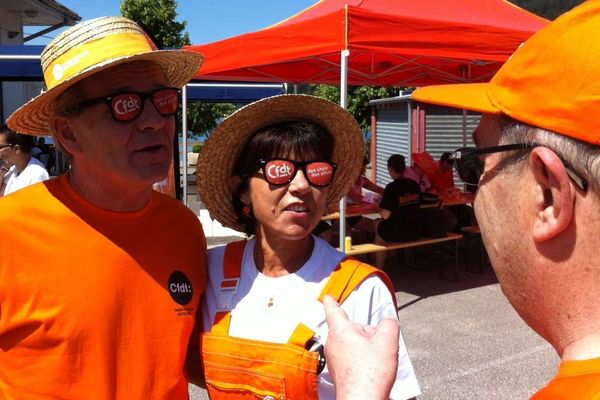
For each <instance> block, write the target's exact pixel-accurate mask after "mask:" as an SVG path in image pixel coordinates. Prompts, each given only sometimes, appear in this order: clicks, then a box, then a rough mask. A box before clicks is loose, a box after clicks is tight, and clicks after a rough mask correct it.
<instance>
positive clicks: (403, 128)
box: [371, 103, 411, 186]
mask: <svg viewBox="0 0 600 400" xmlns="http://www.w3.org/2000/svg"><path fill="white" fill-rule="evenodd" d="M376 129H377V131H376V132H377V144H376V152H377V161H376V163H373V160H371V163H372V164H376V165H377V171H376V173H377V183H378V184H379V185H380V186H385V185H387V184H388V183H389V182H391V178H390V175H389V174H388V170H387V159H388V158H389V157H390V156H391V155H392V154H402V155H403V156H405V157H406V158H407V160H408V159H409V156H410V151H411V149H410V147H411V140H410V131H411V129H410V118H409V107H408V105H407V103H401V104H395V105H394V108H393V109H381V110H378V111H377V128H376Z"/></svg>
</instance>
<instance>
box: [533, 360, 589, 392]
mask: <svg viewBox="0 0 600 400" xmlns="http://www.w3.org/2000/svg"><path fill="white" fill-rule="evenodd" d="M531 399H532V400H560V399H564V400H567V399H568V400H599V399H600V358H594V359H591V360H581V361H563V362H562V363H561V364H560V368H559V369H558V374H556V376H555V377H554V379H552V380H551V381H550V382H549V383H548V385H547V386H546V387H545V388H543V389H542V390H540V391H539V392H537V393H536V394H534V395H533V397H532V398H531Z"/></svg>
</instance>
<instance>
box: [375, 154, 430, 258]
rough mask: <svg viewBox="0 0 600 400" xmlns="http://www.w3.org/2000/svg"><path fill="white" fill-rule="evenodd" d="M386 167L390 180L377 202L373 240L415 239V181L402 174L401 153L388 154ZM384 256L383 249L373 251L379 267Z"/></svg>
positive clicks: (418, 231) (418, 225)
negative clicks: (376, 218) (379, 200)
mask: <svg viewBox="0 0 600 400" xmlns="http://www.w3.org/2000/svg"><path fill="white" fill-rule="evenodd" d="M387 167H388V172H389V174H390V176H391V177H392V179H393V181H392V182H390V183H388V184H387V186H386V187H385V189H384V191H383V196H382V197H381V203H380V204H379V214H380V215H381V219H379V220H376V221H375V231H376V235H375V242H376V243H377V242H381V241H387V242H403V241H407V240H416V239H418V238H419V236H421V233H422V227H421V222H422V220H421V218H420V214H419V201H420V197H421V190H420V187H419V184H418V183H417V182H415V181H414V180H412V179H409V178H406V177H405V176H404V172H405V169H406V162H405V160H404V156H402V155H400V154H393V155H391V156H390V157H389V158H388V160H387ZM385 258H386V252H385V251H379V252H377V253H375V259H376V265H377V267H379V268H381V267H383V264H384V262H385Z"/></svg>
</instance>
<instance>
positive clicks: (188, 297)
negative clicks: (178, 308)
mask: <svg viewBox="0 0 600 400" xmlns="http://www.w3.org/2000/svg"><path fill="white" fill-rule="evenodd" d="M169 293H170V294H171V298H172V299H173V300H175V302H176V303H177V304H181V305H182V306H184V305H186V304H188V303H189V302H190V301H192V296H193V295H194V289H193V288H192V282H190V280H189V279H188V277H187V276H185V274H184V273H183V272H181V271H174V272H173V273H172V274H171V276H169Z"/></svg>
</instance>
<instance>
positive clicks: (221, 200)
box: [196, 95, 365, 231]
mask: <svg viewBox="0 0 600 400" xmlns="http://www.w3.org/2000/svg"><path fill="white" fill-rule="evenodd" d="M295 120H302V121H313V122H316V123H318V124H320V125H321V126H323V127H324V128H326V129H327V130H328V131H329V132H330V133H331V135H332V136H333V139H334V149H333V157H332V158H333V159H332V161H333V162H335V163H336V164H337V165H338V166H337V170H336V174H335V177H334V180H333V182H332V184H331V185H330V186H329V191H328V193H327V207H328V208H332V207H334V206H335V204H336V203H337V202H338V201H339V200H340V199H341V198H342V197H343V196H344V195H345V194H346V193H347V192H348V191H349V190H350V188H351V187H352V185H353V184H354V181H355V180H356V178H357V177H358V175H359V173H360V169H361V166H362V160H363V158H364V153H365V143H364V140H363V136H362V131H361V129H360V126H359V125H358V123H357V122H356V120H355V119H354V117H352V115H351V114H350V113H348V111H346V110H344V109H343V108H341V107H340V106H338V105H337V104H335V103H333V102H330V101H328V100H325V99H321V98H318V97H313V96H307V95H280V96H274V97H268V98H265V99H262V100H259V101H257V102H254V103H252V104H250V105H247V106H245V107H243V108H240V109H239V110H237V111H236V112H235V113H233V114H232V115H231V116H230V117H229V118H227V119H226V120H225V121H223V123H221V125H219V126H218V127H217V128H216V129H215V131H214V132H213V134H212V135H211V137H210V138H209V139H208V140H207V141H206V142H205V144H204V145H203V146H202V151H201V152H200V157H199V160H198V165H197V167H196V168H197V176H198V180H197V184H198V191H199V193H200V197H201V198H202V201H203V203H204V204H205V206H206V208H207V209H208V211H209V212H210V214H211V215H212V216H213V217H214V218H216V219H217V220H218V221H219V222H220V223H221V224H223V225H224V226H226V227H229V228H232V229H234V230H237V231H243V230H244V226H243V224H241V223H240V222H238V215H237V214H236V212H235V210H234V208H233V192H232V190H231V187H230V181H231V177H232V174H233V167H234V164H235V162H236V161H237V159H238V157H239V155H240V152H241V150H242V147H243V146H244V145H245V143H246V142H247V141H248V139H249V138H250V137H251V136H252V135H254V134H255V133H256V132H257V131H258V130H260V129H261V128H264V127H267V126H269V125H273V124H276V123H279V122H284V121H295Z"/></svg>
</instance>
